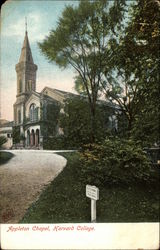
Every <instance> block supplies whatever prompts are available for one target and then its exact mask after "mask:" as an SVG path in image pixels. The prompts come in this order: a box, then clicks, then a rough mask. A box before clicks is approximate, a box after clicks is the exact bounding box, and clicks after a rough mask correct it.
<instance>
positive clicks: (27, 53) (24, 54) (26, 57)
mask: <svg viewBox="0 0 160 250" xmlns="http://www.w3.org/2000/svg"><path fill="white" fill-rule="evenodd" d="M19 62H29V63H34V62H33V57H32V52H31V49H30V44H29V40H28V32H27V31H26V32H25V37H24V42H23V47H22V50H21V55H20V58H19Z"/></svg>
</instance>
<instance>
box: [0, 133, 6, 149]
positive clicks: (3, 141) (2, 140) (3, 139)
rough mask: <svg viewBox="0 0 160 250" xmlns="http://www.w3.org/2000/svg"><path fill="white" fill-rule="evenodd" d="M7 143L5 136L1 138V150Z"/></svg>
mask: <svg viewBox="0 0 160 250" xmlns="http://www.w3.org/2000/svg"><path fill="white" fill-rule="evenodd" d="M6 142H7V138H6V137H5V136H0V149H1V148H2V146H3V144H4V143H6Z"/></svg>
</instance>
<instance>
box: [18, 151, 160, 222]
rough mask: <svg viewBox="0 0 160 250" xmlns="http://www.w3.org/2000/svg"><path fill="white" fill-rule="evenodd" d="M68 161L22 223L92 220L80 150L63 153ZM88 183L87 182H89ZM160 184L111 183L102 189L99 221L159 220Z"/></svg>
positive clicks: (98, 210) (98, 213)
mask: <svg viewBox="0 0 160 250" xmlns="http://www.w3.org/2000/svg"><path fill="white" fill-rule="evenodd" d="M63 156H64V157H66V158H67V160H68V163H67V166H66V167H65V169H64V170H63V172H61V173H60V174H59V176H58V177H57V178H56V179H55V180H54V181H53V182H51V184H50V185H49V186H48V187H47V188H46V189H45V190H44V191H43V192H42V194H41V196H40V198H39V200H38V201H37V202H35V203H33V204H32V206H31V207H30V208H29V209H28V211H27V213H26V214H25V216H24V218H23V219H22V220H21V221H20V223H68V222H70V223H79V222H90V199H89V198H87V197H86V195H85V184H82V183H81V181H80V179H79V176H78V174H77V171H75V168H78V166H79V164H80V162H79V158H78V154H77V153H63ZM86 184H87V183H86ZM158 190H159V189H158V185H154V186H153V185H150V184H149V183H148V185H146V186H142V185H136V186H132V187H131V186H130V187H126V186H108V187H105V188H104V187H103V188H100V199H99V201H97V222H158V221H159V193H158Z"/></svg>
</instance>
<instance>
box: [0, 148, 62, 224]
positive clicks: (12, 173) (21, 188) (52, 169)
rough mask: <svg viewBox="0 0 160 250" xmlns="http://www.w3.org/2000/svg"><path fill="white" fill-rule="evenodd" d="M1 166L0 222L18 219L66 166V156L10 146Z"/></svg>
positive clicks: (13, 221) (15, 221)
mask: <svg viewBox="0 0 160 250" xmlns="http://www.w3.org/2000/svg"><path fill="white" fill-rule="evenodd" d="M9 152H11V153H13V154H14V157H13V158H12V159H11V160H10V161H9V162H8V163H6V164H4V165H1V166H0V222H1V223H18V222H19V220H20V219H21V218H22V217H23V216H24V214H25V212H26V210H27V208H28V207H29V206H30V205H31V204H32V202H34V201H36V200H37V199H38V197H39V195H40V193H41V192H42V189H44V188H45V186H46V185H48V184H49V183H50V182H51V181H52V180H53V179H54V178H55V177H56V176H57V175H58V174H59V173H60V172H61V171H62V169H63V168H64V167H65V165H66V159H65V158H64V157H62V156H59V155H56V154H54V153H55V152H53V151H43V150H10V151H9Z"/></svg>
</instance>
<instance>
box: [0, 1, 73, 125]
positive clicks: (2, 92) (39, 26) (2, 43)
mask: <svg viewBox="0 0 160 250" xmlns="http://www.w3.org/2000/svg"><path fill="white" fill-rule="evenodd" d="M68 4H70V5H73V6H75V5H77V4H78V1H67V0H65V1H63V0H56V1H54V0H50V1H46V0H39V1H38V0H36V1H34V0H29V1H27V0H8V1H7V2H5V4H4V5H3V6H2V9H1V20H0V23H1V27H0V28H1V30H0V32H1V40H0V55H1V57H0V118H1V119H6V120H9V121H12V120H13V104H14V102H15V101H16V88H17V87H16V84H17V83H16V71H15V65H16V64H17V63H18V61H19V57H20V53H21V48H22V45H23V40H24V36H25V17H27V31H28V38H29V42H30V47H31V51H32V56H33V60H34V63H35V64H37V66H38V71H37V89H36V90H37V91H38V92H39V91H41V90H42V89H43V88H44V87H45V86H48V87H51V88H56V89H60V90H65V91H70V92H75V90H74V76H75V72H74V71H73V70H72V69H71V68H69V69H65V70H62V69H60V68H59V67H58V66H56V65H55V64H53V63H49V62H48V61H47V59H46V58H45V57H44V55H43V54H42V53H41V51H40V49H39V47H38V44H37V43H38V42H41V41H43V39H44V38H45V37H46V36H48V35H49V32H50V30H52V29H55V28H56V26H57V21H58V19H59V17H60V16H61V14H62V11H63V9H64V8H65V6H66V5H68Z"/></svg>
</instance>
